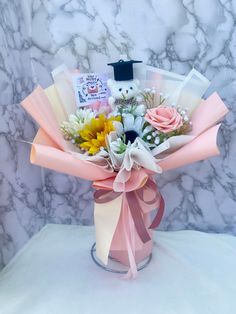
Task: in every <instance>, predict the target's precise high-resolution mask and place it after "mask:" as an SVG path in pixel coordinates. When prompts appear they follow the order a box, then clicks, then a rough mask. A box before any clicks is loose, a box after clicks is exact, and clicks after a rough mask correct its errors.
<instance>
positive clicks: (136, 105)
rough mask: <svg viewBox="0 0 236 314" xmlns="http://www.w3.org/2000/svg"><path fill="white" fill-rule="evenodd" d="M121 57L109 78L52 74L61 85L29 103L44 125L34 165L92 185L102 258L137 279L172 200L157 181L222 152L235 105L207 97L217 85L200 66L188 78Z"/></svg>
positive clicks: (39, 93)
mask: <svg viewBox="0 0 236 314" xmlns="http://www.w3.org/2000/svg"><path fill="white" fill-rule="evenodd" d="M135 63H141V61H135V60H128V61H124V60H119V61H118V62H115V63H111V64H109V65H110V66H112V67H113V69H114V79H111V78H109V79H106V78H107V76H106V75H105V74H104V75H103V74H94V73H89V74H85V73H80V72H79V71H77V70H76V71H69V70H68V69H67V68H66V67H65V66H60V67H58V68H57V69H55V70H54V71H53V72H52V76H53V80H54V84H53V85H51V86H50V87H48V88H46V89H45V90H43V89H42V88H41V87H40V86H39V87H37V88H36V89H35V90H34V91H33V92H32V93H31V94H30V95H29V96H28V97H27V98H26V99H25V100H24V101H23V102H22V106H23V107H24V108H25V109H26V110H27V111H28V113H29V114H30V115H31V116H32V117H33V118H34V119H35V120H36V121H37V123H38V124H39V126H40V128H39V131H38V133H37V135H36V137H35V139H34V141H33V143H32V149H31V156H30V160H31V162H32V163H34V164H36V165H40V166H42V167H46V168H49V169H53V170H55V171H59V172H63V173H66V174H69V175H73V176H78V177H81V178H83V179H87V180H91V181H93V187H94V188H95V193H94V200H95V210H94V221H95V229H96V254H97V257H98V259H99V260H100V261H101V262H102V263H103V264H104V265H106V264H107V262H108V258H109V257H111V258H113V259H115V260H116V261H119V262H120V263H122V264H124V265H128V267H129V270H128V272H127V275H126V277H128V278H135V277H136V276H137V265H138V264H139V262H142V261H143V260H144V259H145V258H147V257H148V256H150V254H151V252H152V244H153V243H152V229H155V228H156V227H157V226H158V225H159V223H160V221H161V218H162V215H163V211H164V200H163V198H162V196H161V193H160V191H159V190H158V187H157V184H156V181H155V179H154V176H155V175H156V174H161V173H162V172H164V171H167V170H170V169H174V168H177V167H181V166H183V165H186V164H189V163H192V162H195V161H199V160H203V159H205V158H208V157H210V156H214V155H216V154H218V153H219V151H218V148H217V144H216V138H217V132H218V129H219V126H220V125H219V124H218V125H216V123H217V122H218V121H219V120H220V119H222V118H223V116H224V115H225V114H226V113H227V108H226V107H225V105H224V103H223V102H222V100H221V99H220V97H219V96H218V94H217V93H214V94H213V95H211V96H210V97H208V98H207V99H206V100H203V99H202V95H203V94H204V93H205V91H206V89H207V88H208V86H209V81H208V80H207V79H206V78H205V77H204V76H202V75H201V74H200V73H199V72H197V71H196V70H194V69H193V70H192V71H191V72H190V73H189V74H188V75H187V76H181V75H178V74H174V73H171V72H167V71H163V70H160V69H157V68H154V67H150V66H145V65H141V64H137V65H136V67H137V69H138V68H139V67H140V68H142V71H141V72H140V74H137V75H136V76H137V77H136V78H135V79H134V72H133V66H134V64H135Z"/></svg>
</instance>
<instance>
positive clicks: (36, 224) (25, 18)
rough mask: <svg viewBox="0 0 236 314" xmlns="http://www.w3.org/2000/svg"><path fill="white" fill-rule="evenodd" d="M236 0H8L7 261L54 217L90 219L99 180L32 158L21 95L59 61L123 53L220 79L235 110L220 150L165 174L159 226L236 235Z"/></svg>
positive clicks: (1, 71) (1, 131) (3, 235)
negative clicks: (93, 183) (94, 185)
mask: <svg viewBox="0 0 236 314" xmlns="http://www.w3.org/2000/svg"><path fill="white" fill-rule="evenodd" d="M235 17H236V1H234V0H158V1H155V0H140V1H138V2H137V1H135V0H129V1H125V0H109V1H108V0H104V1H99V0H88V1H84V0H23V1H17V0H12V1H7V0H1V1H0V45H1V49H0V142H1V146H0V147H1V152H0V161H1V163H0V267H2V266H3V265H4V264H6V263H7V262H8V260H9V259H10V258H11V257H12V256H13V255H14V254H15V253H16V252H17V250H18V249H19V248H20V247H21V246H22V245H23V244H24V243H25V242H26V241H27V240H28V239H29V238H30V236H31V235H32V234H34V233H35V232H37V231H38V230H39V229H40V228H41V227H42V226H43V225H44V224H45V223H46V222H55V223H65V224H91V223H92V216H93V191H92V188H91V183H89V182H86V181H84V180H81V179H79V178H74V177H70V176H66V175H63V174H58V173H55V172H53V171H50V170H46V169H40V168H39V167H36V166H32V165H30V163H29V151H30V147H29V145H28V144H27V143H25V142H23V141H31V140H32V139H33V137H34V135H35V133H36V129H37V127H36V125H35V124H34V122H33V121H32V120H31V118H30V117H29V116H28V115H27V114H26V113H25V112H24V111H23V110H22V109H21V108H20V106H19V102H20V101H21V100H22V99H23V98H24V97H25V96H26V95H27V94H28V93H29V92H31V91H32V90H33V88H34V87H35V85H36V84H41V85H42V86H43V87H47V86H48V85H49V84H50V83H51V82H52V80H51V75H50V72H51V70H52V69H53V68H55V67H56V66H58V65H59V64H61V63H66V64H67V66H68V67H69V68H80V69H81V71H84V72H89V71H93V72H96V71H108V70H109V69H108V67H107V66H106V63H107V62H110V61H114V60H117V59H118V58H119V56H120V54H126V55H127V56H128V57H130V58H137V59H142V60H143V61H144V62H145V63H147V64H150V65H153V66H157V67H161V68H164V69H166V70H172V71H175V72H177V73H180V74H186V73H188V72H189V70H190V69H191V68H192V67H195V68H196V69H197V70H199V71H200V72H201V73H203V74H204V75H205V76H206V77H207V78H208V79H210V80H211V81H212V85H211V87H210V88H209V90H208V91H207V93H206V95H209V94H210V93H212V92H213V91H214V90H217V91H218V93H219V94H220V96H221V97H222V98H223V100H224V101H225V103H226V105H227V106H228V107H229V109H230V110H231V112H230V113H229V114H228V115H227V117H226V119H225V120H224V122H223V124H222V126H221V131H220V135H219V138H218V141H219V146H220V150H221V155H220V156H219V157H214V158H211V159H209V160H207V161H202V162H199V163H197V164H194V165H189V166H186V167H183V168H181V169H177V170H175V171H170V172H167V173H165V174H164V175H162V176H160V177H158V178H157V181H158V184H159V187H160V188H161V190H162V193H163V195H164V197H165V199H166V211H165V217H164V219H163V221H162V223H161V226H160V229H163V230H177V229H197V230H203V231H208V232H226V233H232V234H236V192H235V191H236V168H235V164H236V157H235V156H236V118H235V113H236V107H235V100H236V27H235Z"/></svg>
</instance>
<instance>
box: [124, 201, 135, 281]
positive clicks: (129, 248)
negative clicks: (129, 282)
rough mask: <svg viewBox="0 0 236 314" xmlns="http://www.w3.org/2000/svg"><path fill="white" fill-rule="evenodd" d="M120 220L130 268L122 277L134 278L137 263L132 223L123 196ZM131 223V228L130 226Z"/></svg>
mask: <svg viewBox="0 0 236 314" xmlns="http://www.w3.org/2000/svg"><path fill="white" fill-rule="evenodd" d="M122 220H123V226H124V236H125V241H126V247H127V253H128V258H129V265H130V268H129V270H128V272H127V273H126V274H125V275H124V277H123V279H135V278H136V277H137V275H138V270H137V265H136V262H135V247H134V245H132V239H131V237H132V233H134V230H133V229H134V224H133V221H132V218H131V216H130V214H129V211H128V204H127V201H126V200H125V198H124V202H123V210H122ZM131 224H132V228H131Z"/></svg>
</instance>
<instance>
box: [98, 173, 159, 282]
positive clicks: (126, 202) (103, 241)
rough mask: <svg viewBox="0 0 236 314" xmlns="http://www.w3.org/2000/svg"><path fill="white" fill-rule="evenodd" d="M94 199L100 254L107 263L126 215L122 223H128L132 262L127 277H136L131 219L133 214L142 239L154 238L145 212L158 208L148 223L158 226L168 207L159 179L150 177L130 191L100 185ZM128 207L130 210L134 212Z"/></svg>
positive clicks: (145, 240)
mask: <svg viewBox="0 0 236 314" xmlns="http://www.w3.org/2000/svg"><path fill="white" fill-rule="evenodd" d="M94 199H95V211H94V218H95V226H96V247H97V250H96V252H97V256H98V257H99V258H100V259H101V260H102V262H103V263H104V264H107V262H108V255H109V251H110V246H111V242H112V238H113V235H114V233H115V230H116V227H117V224H118V222H119V219H120V218H121V219H123V220H122V223H123V224H124V235H125V240H126V247H127V252H128V257H129V264H130V269H129V271H128V273H127V276H126V277H127V278H130V277H132V278H135V277H136V276H137V266H136V263H135V247H134V245H132V234H131V230H130V226H131V224H130V222H129V221H128V220H129V217H130V215H131V217H132V220H133V223H134V227H135V229H136V231H137V234H138V236H139V238H140V239H141V241H142V243H146V242H148V241H150V240H151V237H150V235H149V233H148V230H147V227H146V226H145V223H144V219H143V216H144V213H148V212H150V211H152V210H154V209H158V210H157V213H156V215H155V217H154V219H153V221H152V223H151V225H150V226H149V227H148V229H155V228H156V227H157V226H158V225H159V224H160V222H161V219H162V216H163V212H164V207H165V204H164V199H163V197H162V195H161V194H160V192H159V190H158V188H157V185H156V183H155V182H154V181H153V180H152V179H151V178H150V177H149V178H148V179H147V181H146V182H145V184H144V185H143V186H142V187H140V188H138V189H136V190H133V191H129V192H126V191H123V192H116V191H114V190H103V189H98V190H96V191H95V193H94ZM127 211H129V213H130V215H129V213H128V212H127Z"/></svg>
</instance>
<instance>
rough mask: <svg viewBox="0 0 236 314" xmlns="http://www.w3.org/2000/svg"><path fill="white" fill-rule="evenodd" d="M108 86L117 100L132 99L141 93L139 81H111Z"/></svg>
mask: <svg viewBox="0 0 236 314" xmlns="http://www.w3.org/2000/svg"><path fill="white" fill-rule="evenodd" d="M107 85H108V87H109V88H110V90H111V95H112V97H114V98H115V99H126V100H127V99H131V98H133V97H136V96H137V95H138V93H139V88H138V87H139V80H130V81H115V80H111V79H109V80H108V81H107Z"/></svg>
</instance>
